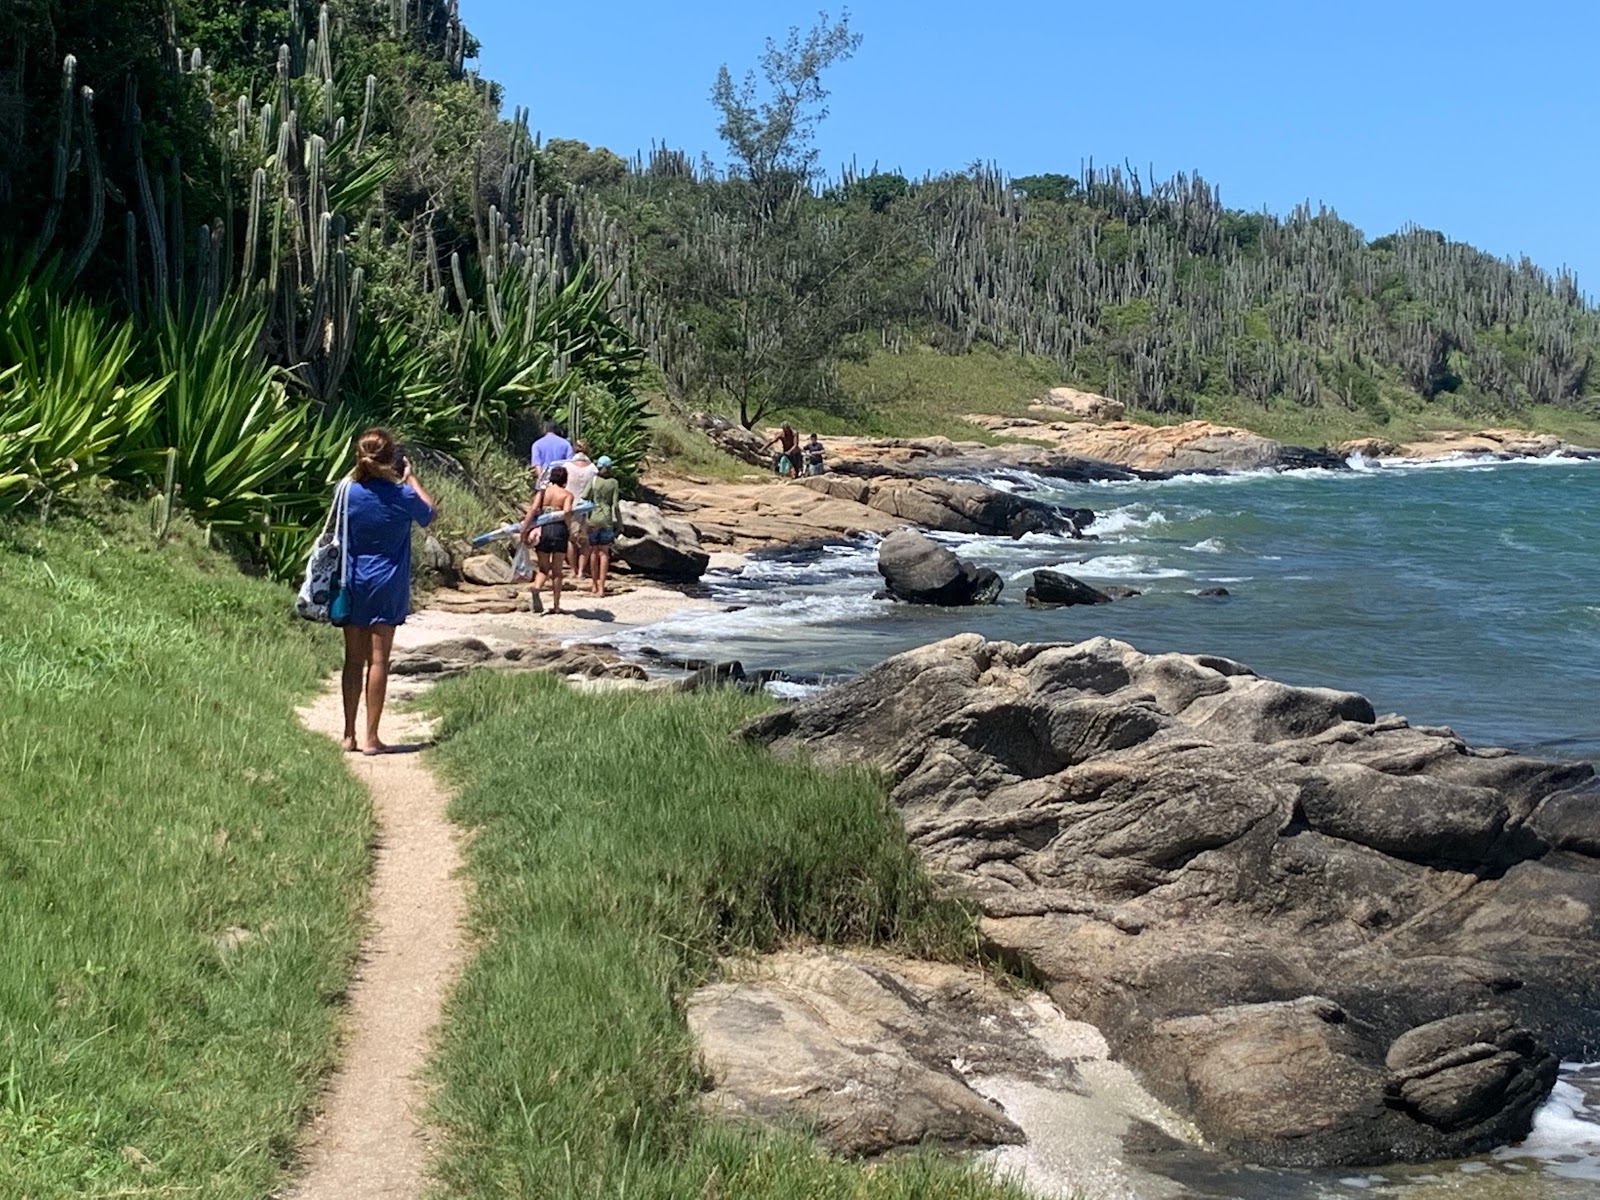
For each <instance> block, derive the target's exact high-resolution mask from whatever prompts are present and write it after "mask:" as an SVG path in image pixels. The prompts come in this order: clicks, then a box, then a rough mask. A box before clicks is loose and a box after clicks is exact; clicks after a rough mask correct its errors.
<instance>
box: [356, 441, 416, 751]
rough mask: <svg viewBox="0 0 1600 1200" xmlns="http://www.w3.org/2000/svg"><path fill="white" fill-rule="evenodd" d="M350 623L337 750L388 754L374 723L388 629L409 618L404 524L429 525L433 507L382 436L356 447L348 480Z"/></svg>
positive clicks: (389, 644)
mask: <svg viewBox="0 0 1600 1200" xmlns="http://www.w3.org/2000/svg"><path fill="white" fill-rule="evenodd" d="M349 505H350V507H349V515H350V528H349V534H348V537H347V545H346V546H345V553H346V554H347V555H348V556H349V569H350V616H349V618H348V619H347V620H346V621H345V622H344V678H343V683H344V743H343V744H344V748H345V749H346V750H355V749H357V748H358V746H359V749H360V750H361V753H363V754H382V753H383V752H384V751H385V750H387V749H388V747H387V746H385V745H384V744H383V743H382V742H381V741H379V740H378V720H379V718H381V717H382V716H383V700H384V696H385V694H386V693H387V692H388V690H389V655H390V653H391V651H393V649H394V631H395V626H397V625H404V624H405V622H406V614H407V613H409V612H410V611H411V523H412V522H413V521H415V522H416V523H417V524H418V525H427V524H428V523H429V522H430V521H432V520H433V507H434V505H433V499H432V497H430V496H429V495H428V493H427V492H425V491H423V489H422V485H421V484H420V483H418V482H417V477H416V476H415V475H414V474H412V473H411V465H410V464H409V463H408V462H406V460H405V456H404V455H402V454H401V453H400V449H399V447H398V446H396V445H395V441H394V435H393V434H391V433H390V432H389V431H388V430H387V429H369V430H367V431H366V432H365V433H363V434H361V436H360V437H358V438H357V439H356V466H355V470H353V471H351V472H350V499H349ZM363 694H364V695H365V696H366V698H367V729H366V737H365V738H364V739H362V740H361V741H360V742H359V743H358V742H357V739H356V710H357V708H359V707H360V704H361V697H362V695H363Z"/></svg>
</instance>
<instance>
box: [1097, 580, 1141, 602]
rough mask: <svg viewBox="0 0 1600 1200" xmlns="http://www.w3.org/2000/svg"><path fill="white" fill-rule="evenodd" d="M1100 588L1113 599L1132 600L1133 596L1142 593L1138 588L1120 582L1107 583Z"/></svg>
mask: <svg viewBox="0 0 1600 1200" xmlns="http://www.w3.org/2000/svg"><path fill="white" fill-rule="evenodd" d="M1100 590H1101V591H1102V592H1104V593H1105V594H1106V595H1108V596H1110V597H1111V598H1112V599H1113V600H1132V599H1133V598H1134V597H1135V596H1142V595H1144V593H1143V592H1141V591H1140V590H1139V589H1138V588H1131V587H1125V586H1123V585H1122V584H1120V583H1108V584H1106V585H1105V586H1104V587H1102V588H1101V589H1100Z"/></svg>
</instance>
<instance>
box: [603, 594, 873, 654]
mask: <svg viewBox="0 0 1600 1200" xmlns="http://www.w3.org/2000/svg"><path fill="white" fill-rule="evenodd" d="M889 605H890V602H889V601H887V600H874V599H873V598H872V596H871V595H870V594H868V593H864V592H863V593H855V594H850V595H838V594H829V595H817V596H802V597H800V598H798V599H795V600H785V601H783V602H781V603H779V604H752V605H750V606H749V607H748V608H741V609H738V610H737V611H734V612H727V611H720V610H717V609H685V610H683V611H682V612H678V613H674V614H673V615H672V616H670V617H668V618H666V619H665V620H663V621H657V622H656V623H655V624H653V625H642V626H640V627H639V628H637V629H630V630H627V631H626V632H624V633H621V634H619V635H618V636H617V637H616V638H615V639H614V641H615V642H616V644H617V645H618V646H620V647H623V648H637V647H639V646H645V645H649V644H650V643H652V642H658V641H665V642H674V641H692V642H697V643H702V644H705V645H715V644H717V643H718V642H726V641H737V640H739V639H741V638H763V637H774V636H781V635H783V634H785V633H786V632H788V631H791V630H793V629H794V628H795V627H796V626H798V625H838V624H846V623H849V622H852V621H859V620H862V619H864V618H868V617H872V616H876V615H879V614H880V613H882V612H884V611H886V610H887V609H888V607H889Z"/></svg>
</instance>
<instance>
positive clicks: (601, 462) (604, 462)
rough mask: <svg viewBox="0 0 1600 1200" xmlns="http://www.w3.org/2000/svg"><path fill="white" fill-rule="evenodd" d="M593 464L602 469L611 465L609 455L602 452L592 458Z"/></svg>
mask: <svg viewBox="0 0 1600 1200" xmlns="http://www.w3.org/2000/svg"><path fill="white" fill-rule="evenodd" d="M594 465H595V466H597V467H599V468H600V469H601V470H602V471H603V470H605V469H606V468H607V467H609V466H611V465H612V463H611V455H609V454H602V455H601V456H600V457H599V458H597V459H595V460H594Z"/></svg>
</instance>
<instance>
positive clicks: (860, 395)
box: [767, 345, 1600, 446]
mask: <svg viewBox="0 0 1600 1200" xmlns="http://www.w3.org/2000/svg"><path fill="white" fill-rule="evenodd" d="M839 380H840V384H841V385H842V388H843V391H844V395H845V398H846V401H847V404H848V406H849V409H850V415H840V414H837V413H824V412H818V411H816V410H812V409H807V408H803V407H795V408H787V409H782V410H779V411H778V412H775V413H773V414H771V415H770V416H769V417H768V419H767V422H768V423H775V422H777V421H779V420H782V419H784V418H787V419H789V420H791V421H793V422H794V423H795V425H796V427H797V428H801V429H803V431H804V432H806V433H810V432H811V431H812V430H813V429H815V430H816V431H817V432H818V433H821V434H823V435H824V436H826V435H828V434H869V435H878V436H886V437H927V436H930V435H936V434H943V435H944V436H947V437H950V438H953V439H955V440H958V441H961V440H966V441H983V442H994V441H996V440H999V439H996V438H995V436H994V435H993V434H990V433H988V432H987V431H986V430H983V429H979V428H978V427H977V426H974V425H971V424H969V423H968V422H966V421H963V420H961V417H962V416H963V415H964V414H966V413H992V414H996V415H999V416H1019V417H1020V416H1038V415H1039V414H1037V413H1030V412H1029V411H1028V404H1029V401H1030V400H1032V399H1034V398H1036V397H1038V396H1039V395H1041V394H1042V393H1043V392H1044V390H1045V389H1046V388H1050V387H1054V386H1056V385H1058V384H1070V383H1072V380H1070V379H1065V378H1063V377H1062V375H1061V371H1060V368H1059V367H1058V366H1057V365H1056V364H1055V363H1054V362H1052V361H1051V360H1049V359H1043V358H1036V357H1031V356H1028V355H1022V354H1014V353H1007V352H1004V351H999V350H995V349H993V348H992V347H988V346H982V345H980V346H978V347H975V348H974V349H973V351H972V352H971V353H970V354H960V355H945V354H940V353H938V352H937V351H934V350H932V349H930V348H928V347H926V346H918V347H913V348H911V349H909V350H907V351H906V352H905V353H903V354H889V353H876V354H873V355H872V356H871V357H870V358H868V359H867V360H866V361H864V362H857V363H850V362H847V363H843V364H841V366H840V368H839ZM1091 390H1092V389H1091ZM1385 409H1386V412H1387V414H1388V419H1387V420H1386V421H1380V420H1378V419H1377V418H1375V417H1374V416H1373V415H1372V414H1370V413H1367V412H1364V411H1360V410H1355V411H1352V410H1348V409H1342V408H1331V407H1315V408H1306V407H1304V406H1302V405H1297V404H1289V403H1279V404H1273V405H1270V406H1266V407H1263V406H1261V405H1258V404H1252V403H1250V402H1248V401H1245V400H1238V399H1236V400H1203V401H1202V402H1201V405H1200V408H1199V411H1198V412H1196V413H1194V414H1182V415H1178V414H1171V413H1166V414H1156V413H1148V412H1144V411H1142V410H1133V411H1130V412H1129V414H1128V417H1129V419H1130V420H1135V421H1142V422H1145V423H1148V424H1170V423H1173V422H1177V421H1186V420H1192V419H1194V418H1195V417H1199V418H1203V419H1205V420H1208V421H1215V422H1217V423H1218V424H1222V425H1240V426H1243V427H1244V428H1246V429H1251V430H1254V431H1255V432H1257V433H1261V434H1264V435H1266V436H1267V437H1272V438H1277V439H1279V440H1280V441H1285V442H1290V443H1293V444H1296V445H1304V446H1322V445H1333V444H1337V443H1339V442H1343V441H1348V440H1350V439H1352V438H1357V437H1366V436H1376V437H1384V438H1388V439H1390V440H1391V441H1399V442H1403V441H1410V440H1414V439H1420V438H1424V437H1426V436H1428V435H1429V434H1430V433H1432V432H1435V431H1443V430H1461V431H1471V430H1477V429H1484V428H1491V427H1495V426H1502V427H1511V428H1519V429H1520V428H1527V429H1533V430H1536V431H1538V432H1540V433H1551V434H1555V435H1556V436H1558V437H1562V438H1565V439H1567V440H1568V441H1571V442H1575V443H1577V444H1579V445H1586V446H1600V418H1597V417H1594V416H1591V415H1586V414H1585V413H1582V412H1576V411H1573V410H1571V409H1556V408H1549V407H1535V408H1530V409H1528V410H1526V411H1524V412H1520V413H1515V414H1510V415H1503V416H1482V417H1463V416H1461V415H1459V414H1457V413H1454V412H1452V411H1451V410H1450V409H1449V408H1448V407H1447V406H1446V405H1445V404H1444V403H1442V402H1441V403H1438V404H1434V405H1424V404H1423V403H1422V402H1421V401H1420V400H1418V399H1417V398H1415V397H1410V398H1407V397H1403V396H1401V395H1399V394H1398V393H1395V394H1393V395H1391V396H1390V397H1389V399H1388V402H1387V404H1386V405H1385ZM1013 440H1014V439H1013Z"/></svg>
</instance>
